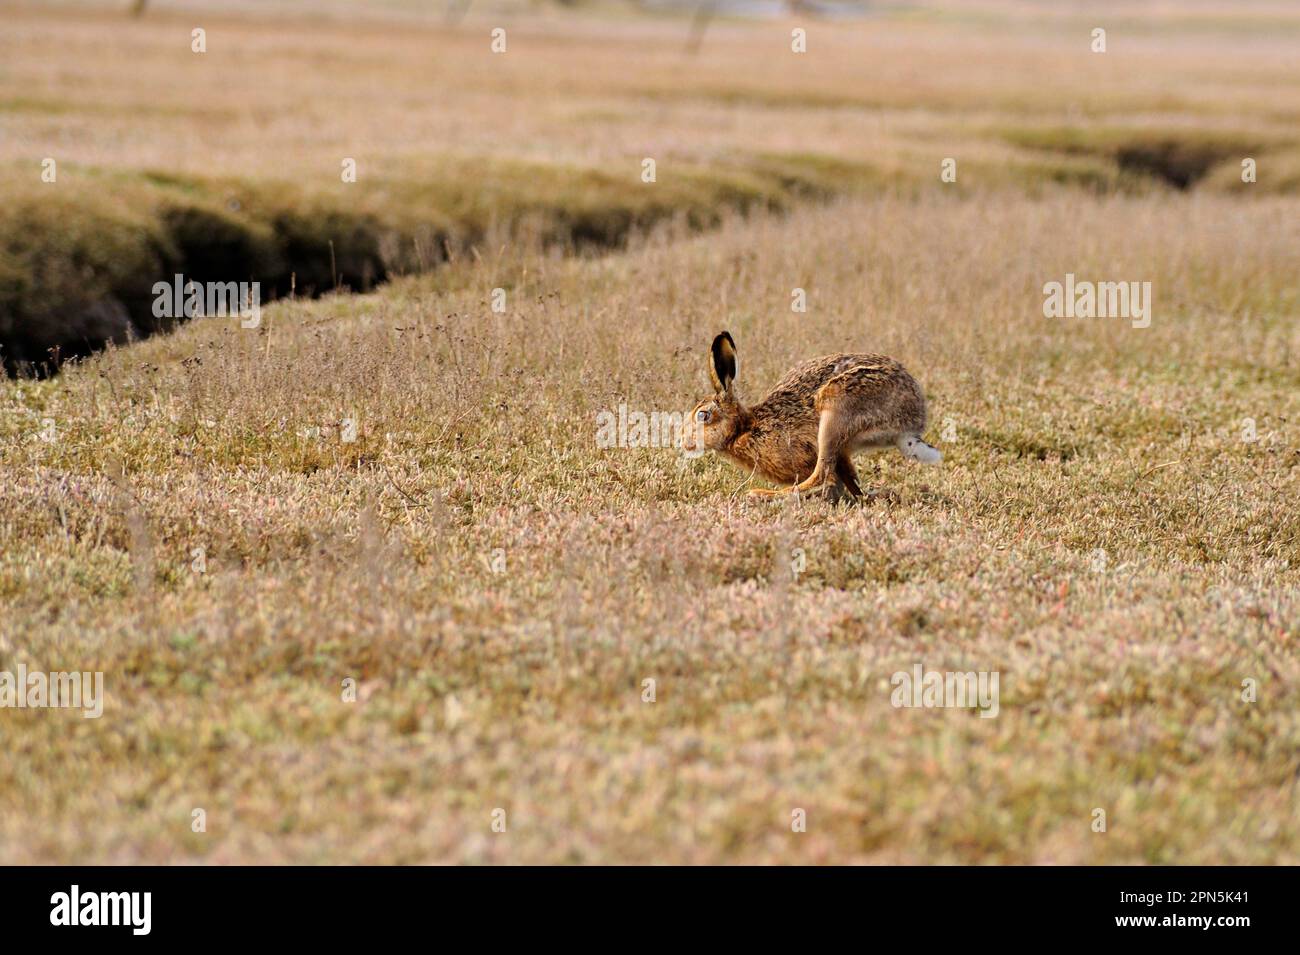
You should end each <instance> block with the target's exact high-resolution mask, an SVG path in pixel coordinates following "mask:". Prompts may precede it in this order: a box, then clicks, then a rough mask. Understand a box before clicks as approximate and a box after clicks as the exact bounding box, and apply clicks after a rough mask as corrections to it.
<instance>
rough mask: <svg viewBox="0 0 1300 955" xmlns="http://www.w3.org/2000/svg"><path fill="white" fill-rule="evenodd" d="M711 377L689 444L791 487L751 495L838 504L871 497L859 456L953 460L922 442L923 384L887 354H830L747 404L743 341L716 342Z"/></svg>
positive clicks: (691, 424) (799, 368) (725, 339)
mask: <svg viewBox="0 0 1300 955" xmlns="http://www.w3.org/2000/svg"><path fill="white" fill-rule="evenodd" d="M711 351H712V354H711V356H710V359H711V360H710V362H709V374H710V376H711V377H712V379H713V388H714V391H715V394H714V396H713V397H712V398H708V399H706V400H704V401H701V402H700V403H699V404H698V405H696V406H695V409H694V411H692V412H691V418H690V421H689V422H688V428H687V430H686V434H685V437H684V439H683V442H682V444H683V447H684V448H685V449H686V450H687V451H695V450H697V449H698V447H699V446H700V445H702V446H703V447H704V448H708V449H709V450H712V451H720V452H721V453H722V454H724V455H725V456H726V457H728V458H729V459H731V461H732V462H734V463H735V464H737V465H739V466H740V467H741V468H743V469H745V470H746V471H749V472H750V473H751V474H753V473H757V474H760V475H762V476H763V477H765V478H767V479H768V480H770V481H774V482H776V483H778V484H786V485H789V486H788V487H786V488H783V489H781V490H770V489H767V488H753V489H751V490H750V492H749V493H750V494H758V495H769V496H770V495H779V494H789V493H807V492H812V493H819V494H824V495H826V496H827V497H830V498H832V499H838V498H839V497H840V496H841V495H842V494H843V493H845V492H847V493H848V494H850V495H852V496H854V497H857V496H858V495H860V494H861V493H862V489H861V488H860V487H859V486H858V476H857V472H856V471H855V470H854V469H853V461H852V459H851V457H850V455H852V453H853V452H854V451H865V450H873V451H874V450H882V449H885V448H889V447H896V448H898V450H899V451H901V452H902V453H903V455H904V457H908V458H911V459H912V460H914V461H922V462H924V463H926V464H934V463H936V462H938V461H939V460H940V459H941V458H942V457H943V456H942V455H941V454H940V453H939V451H938V449H937V448H932V447H931V446H930V445H928V444H926V443H925V442H924V441H922V440H921V433H922V432H923V431H924V430H925V395H924V393H923V392H922V391H921V386H920V385H918V384H917V383H916V379H915V378H913V377H912V376H911V375H909V374H908V373H907V371H906V370H905V369H904V368H903V366H902V365H900V364H899V363H898V362H896V361H894V359H892V358H886V357H885V356H883V355H859V354H852V355H850V354H843V355H827V356H825V357H824V358H813V359H811V360H810V361H806V362H804V363H803V364H800V365H796V366H795V367H794V368H792V369H790V371H789V372H787V373H786V375H785V377H784V378H782V379H781V380H780V381H778V382H777V383H776V386H775V387H774V388H773V389H772V391H771V392H770V393H769V394H768V396H767V397H766V398H764V399H763V400H762V401H760V402H759V403H758V404H756V405H753V406H751V407H748V408H747V407H745V406H744V405H743V404H741V403H740V399H739V398H737V397H736V392H735V388H734V384H735V380H736V343H735V342H734V341H733V340H732V338H731V335H730V334H729V333H728V332H723V333H722V334H721V335H719V336H718V337H717V338H715V339H714V340H713V347H712V349H711Z"/></svg>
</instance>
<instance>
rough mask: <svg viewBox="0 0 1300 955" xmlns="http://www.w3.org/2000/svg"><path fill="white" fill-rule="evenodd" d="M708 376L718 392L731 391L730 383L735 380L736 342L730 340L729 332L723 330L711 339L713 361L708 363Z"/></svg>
mask: <svg viewBox="0 0 1300 955" xmlns="http://www.w3.org/2000/svg"><path fill="white" fill-rule="evenodd" d="M709 376H710V377H711V378H712V379H713V387H714V388H716V389H718V391H719V393H721V394H726V393H727V392H729V391H731V383H732V382H733V381H735V380H736V343H735V342H733V341H732V340H731V333H730V332H723V333H722V334H721V335H719V336H718V337H717V338H715V339H713V361H712V362H711V363H710V365H709Z"/></svg>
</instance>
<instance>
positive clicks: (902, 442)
mask: <svg viewBox="0 0 1300 955" xmlns="http://www.w3.org/2000/svg"><path fill="white" fill-rule="evenodd" d="M898 450H900V451H902V452H903V457H905V458H911V459H912V460H913V461H920V462H921V463H922V464H938V463H939V462H940V461H942V460H943V455H942V454H940V453H939V449H938V448H935V447H931V446H930V445H928V444H926V443H925V442H924V441H922V440H921V437H920V435H916V434H904V435H900V436H899V438H898Z"/></svg>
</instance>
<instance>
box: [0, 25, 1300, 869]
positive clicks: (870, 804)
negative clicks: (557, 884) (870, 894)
mask: <svg viewBox="0 0 1300 955" xmlns="http://www.w3.org/2000/svg"><path fill="white" fill-rule="evenodd" d="M847 12H849V11H847V10H846V11H838V12H837V15H835V16H830V15H828V14H826V13H823V14H821V15H819V16H813V15H812V14H810V13H809V12H808V11H807V10H806V9H801V10H795V11H791V10H789V9H788V8H785V9H781V8H773V9H769V8H765V7H758V6H755V7H751V8H748V9H747V10H745V11H742V10H739V9H738V8H731V10H730V12H728V11H726V10H722V9H721V8H719V13H718V15H717V16H715V17H712V18H710V19H709V21H708V23H707V28H706V29H704V30H703V31H702V33H701V34H699V35H698V36H697V37H696V39H695V40H693V39H692V30H693V29H694V27H693V25H692V24H693V18H694V17H695V12H694V9H693V8H690V7H688V8H684V9H670V8H667V7H656V8H653V9H643V8H638V7H636V6H633V5H621V4H612V3H611V4H603V3H602V4H598V5H585V4H584V5H578V6H576V7H569V6H556V5H550V4H541V3H539V4H535V5H532V4H519V5H490V4H479V3H475V4H474V5H473V6H472V7H470V8H469V9H468V10H467V11H465V12H463V15H460V14H457V15H456V16H452V17H449V16H448V13H447V10H446V8H445V7H442V6H436V5H431V4H422V3H416V2H413V0H411V2H397V0H394V2H389V3H382V4H360V3H347V2H342V0H339V2H331V3H323V4H305V3H302V4H299V3H265V4H264V3H251V2H249V3H236V4H222V5H221V9H220V11H219V12H218V11H217V10H216V8H215V6H212V5H208V4H205V3H193V4H173V3H151V4H150V5H149V8H148V9H147V10H146V12H145V14H144V15H143V16H141V17H138V18H135V17H131V16H129V15H127V14H126V13H125V12H124V10H123V9H122V8H121V6H119V5H110V4H64V3H59V4H41V5H39V6H37V5H32V4H13V3H0V24H2V26H0V121H2V123H3V126H2V127H0V128H2V129H3V135H0V169H2V170H3V180H2V181H0V190H3V197H2V201H0V333H2V334H3V335H7V336H9V338H8V339H6V340H9V341H15V340H18V338H17V336H20V335H26V336H27V337H26V338H24V339H22V340H21V341H20V342H19V343H20V344H21V345H22V346H23V347H25V348H27V349H28V354H27V359H28V361H29V362H36V361H39V360H40V359H41V357H42V349H43V348H44V344H45V341H46V339H44V338H42V337H41V335H43V334H45V332H47V331H49V330H51V329H53V330H54V331H55V332H57V333H58V334H60V335H65V334H66V336H68V337H69V340H71V339H72V338H75V336H76V335H77V334H78V333H84V332H85V322H86V316H87V315H88V314H89V315H92V316H94V317H96V320H97V321H100V322H102V323H105V324H108V325H111V322H112V320H114V318H116V319H117V320H119V321H124V322H126V323H127V325H125V326H123V335H122V338H123V341H125V339H126V338H127V337H134V336H137V335H140V334H143V333H145V332H147V331H148V329H142V328H136V327H134V324H133V323H134V319H133V316H134V315H135V314H136V311H135V310H136V309H138V308H139V307H140V302H142V301H147V295H146V293H147V291H148V289H150V288H151V287H152V283H153V282H154V281H155V280H157V278H158V277H160V273H161V277H167V276H168V275H170V272H171V271H184V272H185V274H187V275H194V276H195V277H198V278H201V279H206V278H209V277H211V278H214V279H219V280H222V281H234V280H240V279H244V278H249V277H259V276H260V277H262V278H263V280H264V281H266V282H267V283H268V287H269V288H271V289H273V290H275V291H277V292H287V291H288V289H289V287H290V286H291V285H292V287H293V288H294V289H295V291H296V293H297V294H296V295H295V297H293V298H288V297H284V298H283V299H282V300H280V301H278V302H277V303H276V304H274V305H272V306H269V307H267V308H266V309H265V312H264V316H263V322H262V325H261V327H259V328H256V329H249V328H242V327H241V326H240V323H239V321H238V320H237V319H235V318H215V317H214V318H204V319H199V320H196V321H193V322H190V323H188V324H186V325H184V326H182V327H179V328H177V329H175V330H173V331H172V332H170V333H169V334H165V335H155V336H153V337H151V338H149V340H147V341H143V342H139V343H135V344H129V345H127V344H122V345H120V346H114V347H111V348H109V349H107V350H104V351H99V352H97V353H95V354H93V355H91V356H89V357H87V358H86V359H85V360H83V361H78V362H73V363H70V364H67V365H65V366H64V368H63V371H62V372H61V373H60V374H58V375H56V376H52V377H48V378H28V377H21V376H20V377H17V378H15V379H12V380H9V381H6V382H3V383H0V384H2V386H3V387H2V388H0V669H10V670H12V669H13V668H14V666H16V664H17V663H19V662H22V663H25V664H26V665H27V666H28V667H30V668H33V669H38V668H39V669H45V670H59V669H76V670H97V669H98V670H103V671H104V672H105V679H106V685H107V691H108V700H107V703H106V706H105V711H104V716H103V718H102V719H100V720H97V721H95V720H83V719H81V717H80V715H79V714H77V713H75V712H66V711H52V710H47V711H41V710H23V711H15V710H4V711H0V750H3V751H4V752H5V753H6V759H5V760H3V761H0V861H4V862H51V861H60V862H110V863H123V862H141V861H147V862H179V863H185V862H207V863H224V862H244V863H248V862H290V861H292V862H308V863H336V862H370V863H392V862H470V863H476V862H606V863H608V862H645V863H655V862H713V863H718V862H750V863H798V862H814V863H825V862H863V863H887V862H911V863H953V862H958V863H1005V862H1022V863H1124V864H1129V863H1133V864H1141V863H1163V864H1168V863H1225V862H1226V863H1245V862H1258V863H1292V864H1294V863H1295V862H1297V861H1300V810H1298V809H1297V806H1300V802H1297V792H1296V785H1297V779H1298V778H1300V690H1298V689H1297V686H1300V683H1298V682H1297V678H1298V677H1300V660H1298V659H1297V655H1296V639H1297V635H1298V634H1300V567H1298V563H1297V562H1298V561H1300V543H1298V542H1300V512H1297V510H1296V508H1295V506H1294V504H1295V501H1296V500H1297V499H1300V470H1298V468H1300V452H1298V451H1297V436H1296V430H1295V429H1296V424H1295V422H1296V421H1297V420H1298V416H1300V364H1298V356H1300V323H1298V322H1297V312H1298V311H1300V285H1298V284H1297V281H1296V276H1297V274H1300V197H1297V196H1296V195H1295V192H1296V189H1297V185H1298V181H1297V171H1298V166H1297V133H1296V130H1297V129H1300V126H1298V125H1297V122H1296V120H1297V118H1300V75H1298V74H1297V71H1296V69H1295V65H1294V50H1295V49H1296V48H1297V40H1298V39H1300V10H1297V9H1296V8H1295V7H1294V5H1292V4H1285V3H1247V4H1227V3H1180V4H1172V3H1171V4H1149V5H1122V6H1121V5H1114V6H1109V5H1101V6H1095V5H1088V6H1086V7H1085V6H1084V5H1058V4H1048V3H1042V4H1039V3H997V2H991V3H971V4H959V3H952V4H946V5H945V4H903V3H896V4H872V5H870V6H867V7H864V8H859V9H857V10H856V11H853V12H854V15H853V16H847V15H840V14H844V13H847ZM741 13H745V15H743V16H742V15H740V14H741ZM197 25H202V26H203V27H204V28H205V29H206V30H207V40H208V52H207V53H206V54H203V55H202V56H196V55H195V54H192V53H190V52H189V42H190V40H189V37H190V30H191V29H192V28H193V27H194V26H197ZM801 25H802V26H806V28H807V29H808V49H809V52H808V53H807V54H803V55H795V54H792V53H791V52H790V48H789V42H790V30H791V29H793V28H794V27H795V26H801ZM495 26H503V27H505V28H506V29H507V33H508V50H507V52H506V53H505V54H497V55H494V54H492V53H491V52H490V47H489V44H490V36H489V33H490V30H491V29H492V28H493V27H495ZM1095 26H1102V27H1105V28H1106V29H1107V31H1108V36H1107V39H1108V51H1107V53H1105V54H1101V55H1099V54H1093V53H1091V52H1090V51H1089V42H1090V32H1091V30H1092V29H1093V27H1095ZM696 44H697V45H698V48H697V49H692V46H693V45H696ZM46 156H55V157H57V159H58V163H59V166H58V168H59V174H58V180H57V183H42V182H41V181H40V163H41V159H42V158H44V157H46ZM647 156H648V157H653V158H655V159H656V161H657V181H656V182H655V183H654V184H647V183H644V182H642V181H641V178H640V171H641V161H642V159H643V158H645V157H647ZM344 157H353V158H356V160H357V163H358V181H357V182H356V183H354V184H344V183H342V182H340V178H339V170H340V161H341V159H342V158H344ZM948 157H952V158H955V159H956V160H957V163H958V179H957V182H955V183H943V182H941V181H940V178H939V171H940V163H941V161H942V160H943V159H944V158H948ZM1245 157H1251V158H1254V159H1256V160H1257V162H1258V169H1259V177H1258V182H1255V183H1244V182H1242V179H1241V160H1242V159H1243V158H1245ZM1067 272H1073V273H1076V274H1077V275H1078V276H1079V277H1080V278H1081V279H1095V280H1114V281H1150V282H1151V283H1152V285H1153V296H1154V298H1153V312H1152V323H1151V326H1150V327H1149V328H1145V329H1135V328H1133V327H1132V326H1131V325H1130V323H1129V322H1127V321H1125V320H1122V319H1121V320H1102V319H1094V320H1053V319H1047V318H1045V317H1044V316H1043V311H1042V304H1043V295H1042V287H1043V284H1044V283H1045V282H1048V281H1060V280H1062V279H1063V278H1064V276H1065V274H1066V273H1067ZM142 283H144V284H142ZM336 287H338V288H339V289H340V292H341V293H340V294H334V291H333V290H334V289H335V288H336ZM497 288H500V289H504V290H505V293H506V302H507V306H506V309H505V311H504V312H497V311H494V310H493V309H492V307H491V301H492V291H493V290H494V289H497ZM794 288H803V289H804V290H805V291H806V292H807V296H808V303H809V307H808V311H807V312H806V313H799V312H794V311H792V310H791V291H792V289H794ZM142 289H144V292H142ZM348 289H351V290H355V291H358V292H366V294H347V290H348ZM367 290H368V291H367ZM312 292H315V293H324V294H320V295H319V297H315V298H313V297H311V296H310V295H309V293H312ZM4 323H7V324H4ZM79 323H80V324H79ZM724 327H725V328H728V329H730V330H731V331H732V333H733V334H734V335H735V337H736V340H737V343H738V346H739V349H740V364H741V379H740V382H739V384H740V387H741V389H742V393H743V394H744V395H745V396H746V397H748V398H750V399H755V398H757V397H759V396H761V394H762V393H763V391H764V389H765V388H766V387H767V386H768V385H770V384H771V383H772V382H774V381H775V380H776V378H777V377H778V376H779V375H780V373H781V372H782V371H783V370H785V369H786V368H787V367H789V366H790V365H791V364H793V363H794V362H796V361H798V360H800V359H802V358H806V357H809V356H812V355H818V354H825V353H828V352H834V351H841V350H871V351H880V352H884V353H888V354H892V355H894V356H896V357H898V358H899V359H901V360H902V361H903V362H904V363H905V364H906V365H907V366H908V368H909V369H911V370H912V371H913V373H914V374H915V375H916V376H917V377H918V379H919V380H920V381H921V382H922V384H923V385H924V386H925V388H926V390H927V393H928V395H929V398H930V402H931V412H932V428H931V431H930V434H929V437H930V438H931V440H933V441H934V442H935V443H937V444H939V445H940V446H941V447H942V449H943V451H944V454H945V461H944V464H943V465H942V466H941V467H940V468H937V469H921V468H918V467H915V466H912V465H909V464H907V463H905V462H903V461H902V460H901V459H897V458H883V459H878V460H872V459H869V458H863V459H860V462H859V463H860V465H861V466H862V468H863V471H864V477H865V480H866V481H867V482H869V483H870V484H872V485H873V486H874V487H876V488H878V489H880V490H881V491H882V493H881V494H880V495H878V496H877V497H875V498H873V499H871V500H869V501H867V502H864V503H862V504H861V505H859V506H854V507H840V508H835V507H831V506H828V505H825V504H824V503H818V502H802V503H799V502H795V503H794V504H793V505H792V506H788V507H783V506H780V505H779V504H774V503H772V502H764V501H753V500H750V499H747V498H746V497H745V496H744V489H745V487H746V486H747V485H748V484H749V483H751V482H750V481H749V480H748V479H747V476H746V475H745V474H743V473H741V472H739V471H737V470H735V469H734V468H731V467H730V466H728V465H726V464H725V463H724V462H721V461H719V460H716V459H713V458H710V457H705V458H701V459H699V460H694V461H688V460H685V459H683V458H682V457H681V455H680V454H678V453H676V451H675V450H674V449H672V448H613V449H601V448H598V447H597V446H596V440H595V438H596V415H597V414H598V413H599V412H600V411H602V410H609V409H614V408H617V407H618V406H619V405H620V404H626V405H628V406H629V407H632V408H636V409H641V410H644V411H652V410H659V411H675V410H682V411H684V410H686V409H688V408H689V407H691V405H692V403H693V401H694V400H695V399H697V398H698V397H700V395H701V394H703V392H704V389H705V388H706V387H707V386H706V381H707V378H706V370H705V353H706V348H707V343H708V341H709V340H710V339H711V337H712V336H713V335H714V334H716V332H717V331H718V330H720V329H721V328H724ZM83 339H84V334H83ZM72 350H75V349H72ZM14 370H15V371H23V370H25V369H23V368H19V367H15V368H14ZM347 422H352V423H354V424H355V425H356V440H355V441H344V440H343V439H342V435H343V433H344V428H345V426H346V423H347ZM1248 423H1249V424H1248ZM796 550H798V551H801V552H802V553H803V556H804V564H803V570H802V572H800V573H798V574H795V573H794V572H793V570H792V565H791V559H792V555H793V553H794V552H795V551H796ZM196 553H199V554H201V555H202V562H201V571H200V570H199V569H196V563H195V561H196V559H197V558H196V557H195V554H196ZM922 661H923V662H924V664H925V665H926V667H927V668H934V669H954V670H963V671H965V670H972V671H979V670H996V671H998V672H999V673H1000V674H1001V686H1002V699H1001V709H1000V713H999V716H998V717H997V718H996V719H981V718H979V717H978V716H977V715H976V714H975V713H974V712H971V711H967V710H953V709H936V710H903V709H896V708H894V707H892V706H891V705H890V691H891V686H890V684H889V678H890V675H891V674H892V673H894V672H896V671H898V670H908V669H910V668H911V667H912V666H913V665H914V664H915V663H917V662H922ZM345 679H352V680H355V681H356V682H357V684H358V690H359V696H358V699H357V701H356V702H355V703H345V702H343V701H342V700H341V689H342V682H343V681H344V680H345ZM646 679H653V680H655V681H656V687H657V699H656V701H655V702H654V703H647V702H644V701H643V695H642V694H643V692H644V681H645V680H646ZM1245 681H1253V685H1254V686H1255V688H1256V691H1257V692H1256V695H1255V698H1254V699H1253V701H1247V700H1246V699H1243V690H1244V686H1243V683H1244V682H1245ZM195 808H203V809H204V810H205V811H206V813H207V820H208V823H207V831H206V832H202V833H199V832H194V831H192V829H191V820H192V812H193V810H194V809H195ZM497 808H503V809H505V810H506V812H507V818H508V820H509V822H508V829H507V832H505V833H494V832H493V831H492V830H491V828H490V824H491V821H492V815H491V814H492V812H493V810H494V809H497ZM1099 808H1100V809H1103V810H1105V812H1106V814H1107V821H1108V825H1107V829H1106V831H1105V832H1104V833H1101V832H1096V831H1094V829H1093V823H1094V820H1095V811H1096V810H1097V809H1099ZM795 809H803V810H805V811H806V813H807V818H808V827H807V832H805V833H798V834H796V833H794V832H792V831H791V813H792V812H793V811H794V810H795Z"/></svg>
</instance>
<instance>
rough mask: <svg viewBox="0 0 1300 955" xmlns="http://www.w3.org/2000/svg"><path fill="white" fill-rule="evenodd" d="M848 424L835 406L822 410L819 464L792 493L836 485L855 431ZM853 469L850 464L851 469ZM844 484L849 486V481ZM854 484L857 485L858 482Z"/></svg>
mask: <svg viewBox="0 0 1300 955" xmlns="http://www.w3.org/2000/svg"><path fill="white" fill-rule="evenodd" d="M846 424H847V422H846V421H845V415H844V414H843V412H842V411H840V409H838V408H837V407H835V405H834V404H830V405H828V406H826V407H824V408H822V413H821V418H820V419H819V420H818V422H817V464H816V466H815V467H814V468H813V472H812V474H810V475H808V476H807V477H806V478H804V479H803V480H802V481H800V482H799V483H798V484H796V485H795V486H794V487H792V488H790V491H791V492H793V493H796V494H798V493H801V492H803V491H811V490H813V489H821V488H824V487H825V486H826V485H829V484H834V483H836V480H837V478H838V473H837V472H838V470H839V467H840V463H839V462H840V459H841V457H843V456H844V454H845V452H846V450H847V448H848V444H849V439H850V438H852V437H853V430H852V429H851V428H850V427H846ZM852 467H853V465H852V464H850V465H849V468H850V469H851V468H852ZM855 477H856V475H855ZM840 480H842V479H840ZM844 483H845V485H846V486H847V485H848V482H847V481H846V482H844ZM854 483H855V484H856V483H857V482H856V480H855V481H854Z"/></svg>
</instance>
